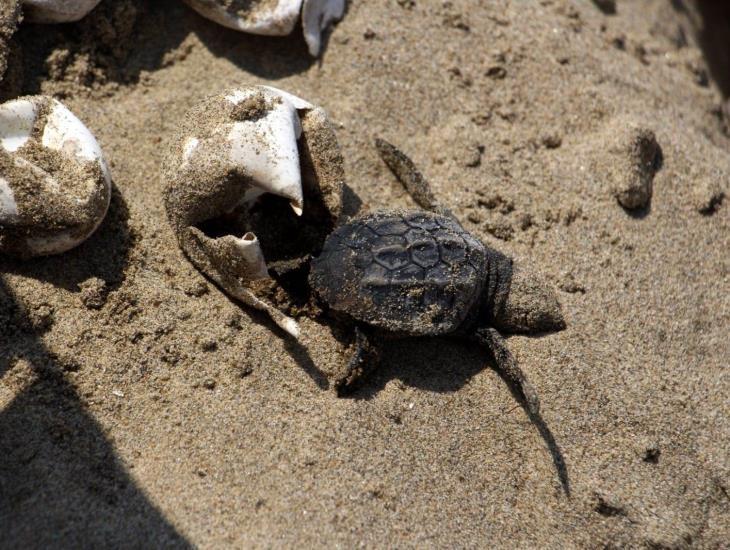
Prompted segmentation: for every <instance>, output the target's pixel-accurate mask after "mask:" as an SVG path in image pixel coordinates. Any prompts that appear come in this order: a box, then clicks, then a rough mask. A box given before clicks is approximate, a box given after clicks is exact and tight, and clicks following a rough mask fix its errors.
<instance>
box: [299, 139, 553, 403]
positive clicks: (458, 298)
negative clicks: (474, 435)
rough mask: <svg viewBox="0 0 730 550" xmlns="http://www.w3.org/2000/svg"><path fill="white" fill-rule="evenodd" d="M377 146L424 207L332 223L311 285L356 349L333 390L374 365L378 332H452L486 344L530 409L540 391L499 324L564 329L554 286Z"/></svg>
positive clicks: (401, 158) (393, 153)
mask: <svg viewBox="0 0 730 550" xmlns="http://www.w3.org/2000/svg"><path fill="white" fill-rule="evenodd" d="M376 146H377V148H378V151H379V153H380V155H381V157H382V158H383V160H384V161H385V162H386V164H387V165H388V167H389V168H390V169H391V170H392V171H393V173H394V174H395V175H396V177H398V179H399V180H400V181H401V182H402V183H403V185H404V186H405V188H406V189H407V190H408V191H409V193H410V194H411V195H412V196H413V198H414V199H415V200H416V202H417V203H418V204H419V206H421V207H422V208H424V209H425V210H426V211H416V212H375V213H373V214H369V215H365V216H363V217H360V218H356V219H354V220H352V221H350V222H348V223H346V224H344V225H341V226H340V227H338V228H337V229H335V230H334V231H333V232H332V233H331V234H330V235H329V236H328V237H327V239H326V240H325V243H324V247H323V249H322V252H321V254H320V255H319V256H318V257H316V258H315V259H313V260H312V263H311V271H310V276H309V281H310V285H311V287H312V289H313V290H314V291H315V293H316V294H317V296H318V297H319V298H320V299H321V300H322V301H323V302H324V304H326V306H327V307H328V308H329V309H330V310H331V311H333V312H334V313H335V315H339V316H341V317H343V318H344V319H345V320H346V321H349V322H351V323H352V324H353V325H354V327H355V335H356V340H355V341H356V349H355V352H354V354H353V357H352V358H351V360H350V362H349V364H348V367H347V370H346V372H345V374H344V376H343V377H342V378H341V379H340V380H339V381H338V382H337V387H338V391H339V392H340V393H345V392H348V391H351V390H352V389H353V388H355V387H356V386H357V384H358V383H359V382H360V381H361V380H362V379H363V377H364V376H365V375H366V374H367V373H368V372H370V371H371V370H372V369H373V368H375V367H376V366H377V363H378V357H379V353H378V345H377V344H378V340H380V339H382V338H383V337H391V338H393V337H395V338H404V337H414V336H440V335H449V336H453V337H458V338H464V339H467V340H471V341H474V342H476V343H478V344H479V345H481V346H484V347H485V348H487V349H489V350H490V351H491V353H492V355H493V356H494V359H495V361H496V362H497V365H498V367H499V369H500V370H501V371H502V372H503V373H504V375H505V376H506V378H507V379H508V380H509V381H510V382H512V383H513V384H514V385H515V386H516V387H517V388H518V389H519V390H520V391H521V393H522V395H523V397H524V399H525V402H526V403H527V406H528V409H529V410H530V412H532V413H534V414H537V413H538V411H539V401H538V398H537V394H536V393H535V390H534V389H533V388H532V386H531V384H530V383H529V382H528V380H527V378H526V377H525V375H524V373H523V372H522V370H521V369H520V368H519V366H518V365H517V362H516V361H515V360H514V358H513V357H512V354H511V353H510V352H509V350H508V348H507V346H506V345H505V341H504V339H503V338H502V336H501V335H500V333H499V332H498V329H499V330H503V331H505V332H513V333H514V332H523V333H533V332H543V331H549V330H561V329H563V328H565V321H564V320H563V316H562V313H561V310H560V305H559V303H558V300H557V298H556V296H555V294H554V292H553V291H552V290H551V289H550V288H549V287H548V286H547V285H546V284H544V283H542V282H541V281H540V280H539V279H536V278H534V277H530V275H529V274H527V273H525V272H524V271H523V270H520V269H518V268H516V267H514V266H513V262H512V260H511V259H509V258H508V257H506V256H505V255H503V254H502V253H500V252H498V251H497V250H494V249H492V248H490V247H488V246H485V245H484V244H483V243H481V242H480V241H479V240H478V239H476V238H475V237H474V236H473V235H471V234H470V233H469V232H468V231H466V230H465V229H464V228H463V227H462V226H461V225H460V224H459V222H458V221H456V220H455V219H454V218H453V217H452V216H451V215H450V214H449V212H448V211H447V210H445V209H444V208H441V207H439V205H438V204H437V202H436V201H435V199H434V197H433V195H432V193H431V191H430V188H429V185H428V183H427V182H426V180H425V179H424V178H423V176H422V175H421V174H420V172H419V171H418V170H417V169H416V167H415V166H414V164H413V163H412V161H411V160H410V159H409V158H408V157H406V156H405V155H404V154H403V153H401V152H400V151H399V150H398V149H396V148H395V147H394V146H392V145H390V144H389V143H387V142H385V141H383V140H377V141H376Z"/></svg>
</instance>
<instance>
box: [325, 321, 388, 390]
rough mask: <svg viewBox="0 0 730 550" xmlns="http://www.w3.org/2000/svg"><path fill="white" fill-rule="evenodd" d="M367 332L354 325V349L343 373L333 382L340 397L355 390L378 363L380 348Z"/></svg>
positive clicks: (365, 329)
mask: <svg viewBox="0 0 730 550" xmlns="http://www.w3.org/2000/svg"><path fill="white" fill-rule="evenodd" d="M368 332H369V331H368V330H367V328H364V327H360V326H355V351H354V353H353V354H352V357H351V358H350V362H349V363H348V364H347V367H346V368H345V371H344V373H343V374H342V375H341V376H340V377H339V378H338V379H337V381H336V382H335V387H336V388H337V395H338V396H340V397H342V396H345V395H349V394H351V393H352V392H353V391H355V390H356V389H357V388H358V387H359V386H360V384H361V383H362V381H363V380H365V379H366V378H367V376H368V374H370V373H371V372H372V371H373V370H375V368H376V367H377V366H378V365H379V364H380V348H379V347H378V346H377V345H375V344H373V342H372V339H371V338H370V335H369V334H368Z"/></svg>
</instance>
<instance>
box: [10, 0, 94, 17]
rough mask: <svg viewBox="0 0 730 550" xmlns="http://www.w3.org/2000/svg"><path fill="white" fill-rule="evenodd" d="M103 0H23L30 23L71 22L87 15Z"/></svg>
mask: <svg viewBox="0 0 730 550" xmlns="http://www.w3.org/2000/svg"><path fill="white" fill-rule="evenodd" d="M99 2H101V0H23V2H22V4H23V14H24V16H25V20H26V21H28V22H30V23H70V22H73V21H78V20H79V19H81V18H83V17H85V16H86V15H87V14H88V13H89V12H90V11H91V10H93V9H94V8H95V7H96V6H98V5H99Z"/></svg>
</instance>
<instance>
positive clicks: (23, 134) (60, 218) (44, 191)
mask: <svg viewBox="0 0 730 550" xmlns="http://www.w3.org/2000/svg"><path fill="white" fill-rule="evenodd" d="M110 199H111V177H110V175H109V169H108V167H107V165H106V162H105V161H104V158H103V155H102V152H101V148H100V147H99V144H98V143H97V141H96V139H95V138H94V136H93V135H92V134H91V132H90V131H89V129H88V128H86V126H84V124H83V123H82V122H81V121H80V120H79V119H78V118H76V116H75V115H74V114H73V113H72V112H71V111H69V110H68V109H67V108H66V107H65V106H64V105H63V104H61V103H60V102H59V101H57V100H55V99H53V98H50V97H47V96H29V97H22V98H19V99H16V100H13V101H8V102H7V103H4V104H2V105H0V253H3V254H8V255H12V256H17V257H21V258H27V257H33V256H46V255H51V254H60V253H62V252H65V251H67V250H69V249H71V248H74V247H75V246H77V245H79V244H80V243H81V242H83V241H84V240H86V239H87V238H88V237H89V236H90V235H91V234H92V233H93V232H94V231H95V230H96V228H97V227H98V226H99V224H100V223H101V222H102V220H103V219H104V216H105V215H106V212H107V209H108V208H109V202H110Z"/></svg>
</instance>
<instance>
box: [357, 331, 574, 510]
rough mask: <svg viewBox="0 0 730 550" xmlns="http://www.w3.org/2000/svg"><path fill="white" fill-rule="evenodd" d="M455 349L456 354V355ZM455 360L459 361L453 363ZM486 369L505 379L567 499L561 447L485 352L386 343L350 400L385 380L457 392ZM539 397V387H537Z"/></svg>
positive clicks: (427, 342)
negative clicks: (542, 444) (542, 445)
mask: <svg viewBox="0 0 730 550" xmlns="http://www.w3.org/2000/svg"><path fill="white" fill-rule="evenodd" d="M457 348H458V352H457ZM454 357H458V358H459V360H458V361H455V360H454ZM486 366H489V367H490V368H492V369H494V371H495V372H496V373H497V374H499V376H500V377H501V378H502V379H503V380H504V382H505V383H506V384H507V386H508V387H509V389H510V392H511V393H512V395H513V397H514V398H515V400H517V402H518V403H519V404H520V406H521V407H522V409H523V411H524V412H525V414H526V415H527V416H528V417H529V419H530V421H531V422H532V424H533V425H534V426H535V428H537V431H538V432H539V433H540V436H541V437H542V439H543V441H544V442H545V445H546V446H547V448H548V451H549V452H550V456H551V458H552V461H553V465H554V467H555V471H556V473H557V476H558V479H559V481H560V485H561V487H562V489H563V492H564V493H565V494H566V495H567V496H570V478H569V476H568V468H567V466H566V464H565V459H564V457H563V453H562V451H561V449H560V446H559V445H558V444H557V442H556V440H555V437H554V436H553V433H552V431H551V430H550V428H549V427H548V425H547V423H546V422H545V420H544V419H543V418H542V416H541V415H540V414H537V415H534V414H531V413H530V412H529V410H528V409H527V405H526V403H525V402H524V400H523V398H522V395H521V393H520V390H519V388H515V387H513V386H512V384H511V383H510V382H509V380H508V379H507V378H505V377H504V375H503V374H502V372H500V370H499V369H498V368H496V367H495V366H494V362H493V361H491V360H490V362H489V364H486V362H485V357H484V352H483V351H482V350H481V349H480V348H478V347H476V346H474V345H469V344H466V343H463V342H458V341H454V340H445V339H437V338H410V339H407V340H397V341H394V342H390V343H388V344H386V345H385V346H384V348H383V355H382V365H381V366H380V367H379V368H378V369H376V370H375V372H373V374H372V375H371V376H370V377H369V378H368V379H367V380H366V381H365V382H364V385H363V386H362V387H361V388H360V389H359V390H358V391H356V392H355V393H353V394H352V395H351V398H353V399H372V398H373V397H374V396H375V395H376V394H377V393H378V392H379V391H380V390H382V389H383V388H384V387H385V385H386V384H387V383H388V381H390V380H393V379H396V378H397V379H399V380H401V381H403V383H404V384H406V385H408V386H411V387H414V388H419V389H422V390H427V391H431V392H437V393H450V392H455V391H458V390H460V389H461V388H463V387H464V385H465V384H466V383H467V382H469V380H471V379H472V378H473V377H474V376H475V375H476V374H477V373H479V372H481V371H482V370H483V369H484V368H485V367H486ZM538 394H539V388H538Z"/></svg>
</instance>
